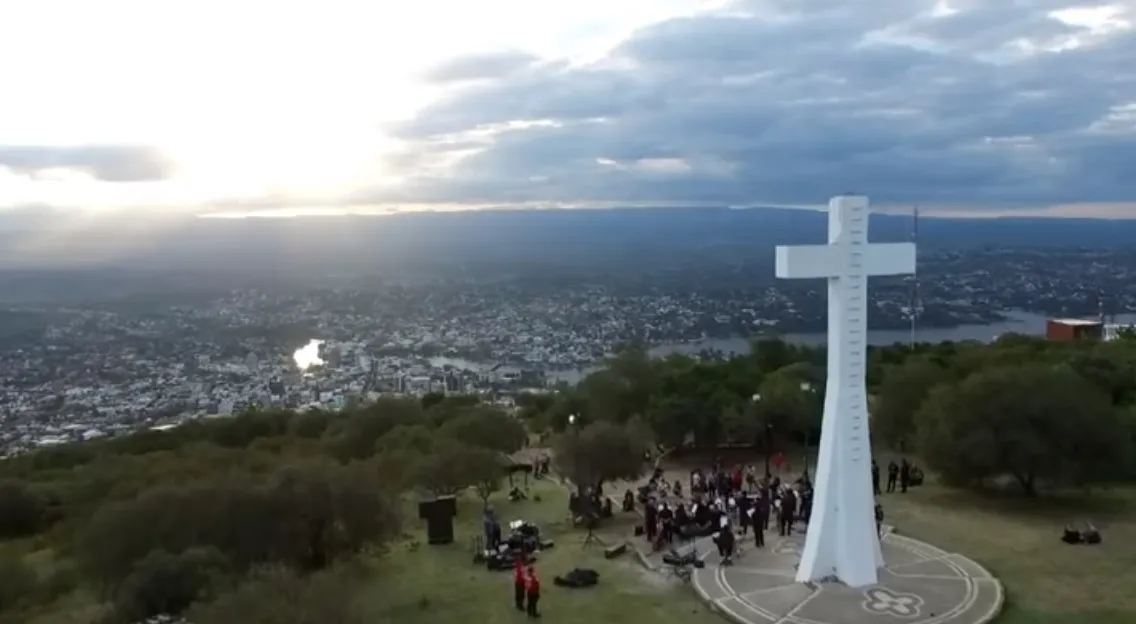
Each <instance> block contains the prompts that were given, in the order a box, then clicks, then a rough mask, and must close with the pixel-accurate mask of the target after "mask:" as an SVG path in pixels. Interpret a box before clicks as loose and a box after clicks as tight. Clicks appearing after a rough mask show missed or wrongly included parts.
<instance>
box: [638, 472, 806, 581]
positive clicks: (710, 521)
mask: <svg viewBox="0 0 1136 624" xmlns="http://www.w3.org/2000/svg"><path fill="white" fill-rule="evenodd" d="M636 499H637V500H638V501H639V502H640V503H642V504H643V505H644V511H643V520H644V525H643V533H644V535H645V537H646V539H647V540H648V542H650V544H651V546H652V547H653V548H654V549H655V550H663V549H667V548H670V547H673V546H674V545H675V544H676V542H685V541H689V540H692V539H696V538H698V537H705V536H711V535H713V536H715V543H716V544H717V545H718V550H719V552H720V554H721V555H722V558H723V560H724V561H726V562H727V563H728V560H729V558H730V557H731V556H732V554H733V551H734V547H735V544H736V537H735V533H737V535H739V536H741V537H742V538H743V539H744V538H746V537H748V535H749V534H750V532H751V531H752V533H753V539H754V544H755V546H757V547H759V548H763V547H764V546H765V532H766V531H768V530H769V528H770V523H771V522H772V523H774V524H775V526H776V527H777V531H778V534H779V535H782V536H788V535H792V534H793V531H794V530H795V527H796V524H797V522H798V521H800V522H804V523H807V522H808V519H809V516H810V515H811V513H812V501H813V488H812V483H811V482H810V480H809V478H808V475H807V474H806V475H804V476H802V477H801V478H799V479H797V480H795V481H793V482H783V481H782V480H781V478H780V477H778V476H774V475H771V474H769V473H766V474H765V475H764V476H762V477H758V476H757V471H756V469H755V467H754V466H752V465H747V466H740V465H739V466H735V467H734V468H733V469H732V470H729V469H727V468H726V467H725V466H723V465H722V462H721V461H720V460H715V462H714V464H713V466H711V468H710V469H709V470H705V471H704V470H701V469H699V470H694V471H692V472H691V473H690V477H689V481H688V482H687V484H686V485H685V486H684V480H681V479H676V480H674V481H673V482H669V481H668V480H667V478H666V475H665V474H664V473H663V471H662V470H659V469H656V470H655V472H654V474H653V475H652V476H651V479H650V480H649V481H648V482H647V484H646V485H644V486H642V487H641V488H640V490H639V493H638V496H636V495H635V494H634V493H632V492H630V491H628V492H627V494H626V495H625V496H624V508H625V509H627V508H629V507H631V506H633V505H634V503H635V500H636Z"/></svg>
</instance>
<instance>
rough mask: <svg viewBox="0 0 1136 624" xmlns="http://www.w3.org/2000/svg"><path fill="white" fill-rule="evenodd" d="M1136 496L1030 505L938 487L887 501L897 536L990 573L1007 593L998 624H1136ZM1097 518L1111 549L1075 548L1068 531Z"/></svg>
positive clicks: (1126, 494) (1110, 495) (1105, 494)
mask: <svg viewBox="0 0 1136 624" xmlns="http://www.w3.org/2000/svg"><path fill="white" fill-rule="evenodd" d="M1134 503H1136V492H1133V491H1131V490H1118V491H1114V492H1102V493H1098V494H1096V495H1093V496H1075V497H1055V498H1052V499H1049V500H1046V499H1038V500H1028V499H1024V498H1017V497H1012V496H1009V495H1007V494H1005V493H1000V494H998V495H994V494H991V495H979V494H972V493H963V492H958V491H952V490H947V489H945V488H941V487H939V486H936V485H928V486H923V487H918V488H912V489H911V490H909V491H908V493H907V494H892V495H885V496H884V503H883V504H884V507H885V509H887V510H888V511H887V513H888V515H889V520H888V521H889V522H890V523H892V524H894V525H895V526H896V530H897V531H899V532H901V533H903V534H905V535H910V536H912V537H915V538H917V539H921V540H924V541H927V542H929V543H932V544H934V545H936V546H938V547H940V548H943V549H945V550H948V551H952V552H958V553H961V554H963V555H965V556H967V557H970V558H971V559H974V560H975V561H977V562H979V563H981V564H982V565H984V566H986V568H987V569H988V570H990V572H991V573H992V574H993V575H994V576H996V577H998V579H999V580H1001V581H1002V584H1003V586H1004V587H1005V589H1006V607H1005V609H1004V611H1003V615H1002V617H1000V618H999V619H998V620H997V622H998V624H1059V623H1061V624H1064V623H1067V622H1085V623H1090V622H1091V623H1092V624H1114V623H1115V624H1121V623H1122V622H1123V623H1126V624H1127V623H1131V622H1134V621H1136V592H1133V591H1132V588H1133V587H1136V518H1133V514H1132V510H1136V504H1134ZM1084 519H1092V520H1093V522H1094V523H1095V524H1096V525H1097V526H1098V527H1099V528H1100V530H1101V532H1102V534H1103V536H1104V541H1103V543H1102V544H1101V545H1099V546H1069V545H1066V544H1064V543H1062V542H1061V541H1060V540H1059V538H1060V536H1061V529H1062V527H1064V525H1065V524H1066V523H1067V522H1071V521H1076V520H1084Z"/></svg>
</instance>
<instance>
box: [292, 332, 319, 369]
mask: <svg viewBox="0 0 1136 624" xmlns="http://www.w3.org/2000/svg"><path fill="white" fill-rule="evenodd" d="M321 344H323V341H322V340H311V341H309V342H308V344H306V345H304V346H302V347H300V348H299V349H296V352H295V353H293V354H292V359H293V360H294V361H295V362H296V367H297V368H299V369H300V370H302V371H305V370H308V369H309V368H311V367H313V366H319V365H320V364H323V360H322V359H320V354H319V348H320V345H321Z"/></svg>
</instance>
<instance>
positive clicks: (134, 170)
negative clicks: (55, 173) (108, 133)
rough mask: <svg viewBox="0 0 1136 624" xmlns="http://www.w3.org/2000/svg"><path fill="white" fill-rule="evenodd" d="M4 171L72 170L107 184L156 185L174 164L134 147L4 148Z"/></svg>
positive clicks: (151, 151) (0, 155) (0, 147)
mask: <svg viewBox="0 0 1136 624" xmlns="http://www.w3.org/2000/svg"><path fill="white" fill-rule="evenodd" d="M0 167H7V168H9V169H12V170H14V171H17V172H21V173H27V174H32V175H35V174H38V173H40V172H42V171H47V170H51V169H70V170H76V171H82V172H85V173H87V174H89V175H90V176H91V177H93V178H95V179H97V180H102V181H104V182H153V181H159V180H164V179H166V178H168V177H169V176H170V175H171V174H172V173H173V167H172V165H171V163H170V161H169V160H168V159H167V158H166V157H165V156H164V155H163V154H162V153H161V152H159V151H158V150H156V149H153V148H150V147H143V146H133V145H83V146H73V147H45V146H3V145H0Z"/></svg>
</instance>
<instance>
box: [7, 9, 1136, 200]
mask: <svg viewBox="0 0 1136 624" xmlns="http://www.w3.org/2000/svg"><path fill="white" fill-rule="evenodd" d="M1134 26H1136V0H1123V1H1121V2H1115V3H1112V4H1100V3H1091V2H1079V1H1077V0H938V1H931V0H871V2H865V1H864V0H541V1H539V2H535V1H533V0H527V1H522V0H478V1H477V2H458V1H457V0H416V1H415V2H390V3H387V2H364V1H363V0H350V1H344V0H319V1H318V2H317V1H309V0H290V1H289V2H267V1H264V0H226V1H225V2H221V1H218V0H194V1H192V2H188V1H182V0H163V1H162V2H154V1H153V0H151V1H149V2H142V1H140V0H100V1H98V2H92V1H90V0H36V1H35V2H5V3H0V84H3V89H2V91H0V93H2V94H3V95H2V96H0V214H3V213H4V212H8V213H10V214H16V213H28V212H32V213H34V212H36V211H45V210H65V211H66V210H75V211H85V212H88V213H90V212H97V211H113V210H126V209H129V210H137V211H149V212H157V211H170V212H172V211H192V212H193V213H195V214H203V213H215V212H228V213H230V214H244V213H248V212H258V211H265V212H269V213H272V214H297V213H306V212H313V211H314V212H337V211H362V212H366V211H389V210H421V209H455V208H476V207H483V206H515V207H522V208H523V207H551V206H579V207H603V206H633V205H644V206H650V205H699V206H702V205H730V206H754V205H779V206H780V205H784V206H813V205H821V204H824V203H825V202H826V201H827V198H828V197H829V196H830V195H834V194H839V193H844V192H857V193H865V194H868V195H869V196H870V197H871V198H872V200H873V202H874V203H875V204H876V205H879V206H884V207H889V206H890V207H898V206H906V205H910V204H919V205H921V207H923V209H924V212H925V213H926V212H934V211H936V210H938V211H942V212H946V213H953V212H961V213H967V214H981V215H987V216H988V215H1001V214H1006V213H1016V214H1025V213H1029V214H1053V215H1058V216H1110V217H1134V218H1136V176H1134V175H1132V174H1133V173H1136V30H1134Z"/></svg>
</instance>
